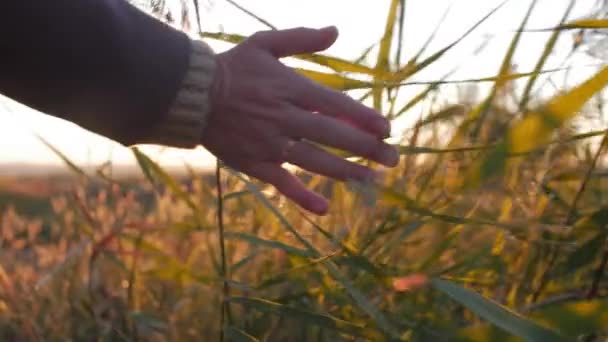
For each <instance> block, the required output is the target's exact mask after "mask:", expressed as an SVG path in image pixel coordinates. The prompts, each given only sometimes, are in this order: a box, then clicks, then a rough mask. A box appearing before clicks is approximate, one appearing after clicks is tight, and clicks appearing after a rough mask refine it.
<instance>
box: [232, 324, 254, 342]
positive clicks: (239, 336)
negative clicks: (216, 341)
mask: <svg viewBox="0 0 608 342" xmlns="http://www.w3.org/2000/svg"><path fill="white" fill-rule="evenodd" d="M224 332H225V333H226V337H227V338H228V340H229V341H236V342H258V341H259V340H258V339H257V338H255V337H253V336H251V335H249V334H248V333H246V332H244V331H243V330H241V329H239V328H236V327H233V326H230V327H226V328H225V329H224Z"/></svg>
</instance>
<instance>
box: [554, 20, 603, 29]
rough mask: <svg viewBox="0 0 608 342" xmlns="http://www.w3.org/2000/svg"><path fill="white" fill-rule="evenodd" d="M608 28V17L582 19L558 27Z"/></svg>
mask: <svg viewBox="0 0 608 342" xmlns="http://www.w3.org/2000/svg"><path fill="white" fill-rule="evenodd" d="M602 28H608V19H582V20H576V21H572V22H569V23H566V24H563V25H560V26H558V27H557V29H562V30H563V29H602Z"/></svg>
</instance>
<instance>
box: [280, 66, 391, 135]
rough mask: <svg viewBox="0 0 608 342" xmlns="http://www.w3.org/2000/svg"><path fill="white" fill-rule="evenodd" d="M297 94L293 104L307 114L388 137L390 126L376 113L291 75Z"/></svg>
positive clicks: (315, 84)
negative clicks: (316, 114) (306, 111)
mask: <svg viewBox="0 0 608 342" xmlns="http://www.w3.org/2000/svg"><path fill="white" fill-rule="evenodd" d="M293 77H294V80H293V81H292V84H294V85H295V87H294V88H296V89H294V93H295V94H297V95H296V98H295V101H294V102H296V103H295V104H296V105H298V106H300V107H302V108H306V109H308V110H311V111H315V112H319V113H322V114H324V115H329V116H333V117H336V118H340V119H341V120H344V121H347V122H349V123H351V124H353V125H355V126H357V127H360V128H362V129H364V130H365V131H368V132H369V133H371V134H373V135H375V136H377V137H379V138H386V137H388V136H389V135H390V130H391V128H390V122H389V121H388V120H387V119H386V118H385V117H383V116H382V115H380V114H379V113H378V112H377V111H375V110H374V109H372V108H369V107H367V106H365V105H363V104H361V103H360V102H358V101H356V100H354V99H353V98H351V97H350V96H348V95H346V94H343V93H341V92H339V91H336V90H333V89H331V88H329V87H326V86H324V85H322V84H319V83H316V82H313V81H311V80H309V79H307V78H306V77H304V76H302V75H300V74H296V73H294V74H293Z"/></svg>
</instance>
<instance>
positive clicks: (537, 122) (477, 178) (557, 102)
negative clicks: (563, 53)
mask: <svg viewBox="0 0 608 342" xmlns="http://www.w3.org/2000/svg"><path fill="white" fill-rule="evenodd" d="M607 84H608V66H607V67H604V68H603V69H602V70H601V71H600V72H598V73H597V74H596V75H594V76H593V77H591V78H590V79H588V80H587V81H586V82H584V83H582V84H581V85H579V86H578V87H575V88H574V89H572V90H570V91H568V92H566V93H564V94H562V95H557V96H555V97H554V98H553V99H551V100H550V101H549V102H548V103H547V104H546V105H544V106H542V107H541V108H539V109H537V110H535V111H532V112H529V113H527V114H526V115H525V116H524V118H523V119H521V120H520V121H519V122H517V123H515V124H514V125H513V127H512V128H511V129H510V130H509V131H508V132H507V135H506V138H505V139H504V140H503V141H502V142H501V143H500V144H498V145H496V146H495V147H494V148H493V149H492V150H491V151H490V152H488V153H487V154H486V156H485V157H483V158H482V159H481V160H480V161H479V162H478V163H477V164H476V165H474V166H473V167H472V168H470V172H469V175H468V176H467V179H468V181H467V183H468V184H469V185H470V186H476V185H478V184H479V183H480V182H482V181H484V180H486V179H487V178H489V177H491V176H493V175H495V174H497V173H499V172H502V171H504V166H505V165H506V162H505V159H506V158H507V157H508V155H509V154H518V153H525V152H528V151H531V150H534V149H535V148H537V147H539V146H541V145H543V144H547V143H548V142H550V138H551V135H552V133H553V131H554V130H555V129H557V128H559V127H561V126H562V125H563V124H564V123H565V122H566V121H568V120H569V119H571V118H573V117H574V116H575V115H576V114H577V112H578V111H579V110H580V109H581V108H582V106H583V105H584V104H585V103H586V102H587V101H588V100H589V99H590V98H591V97H592V96H593V95H594V94H596V93H597V92H599V91H600V90H602V89H603V88H604V87H605V86H606V85H607Z"/></svg>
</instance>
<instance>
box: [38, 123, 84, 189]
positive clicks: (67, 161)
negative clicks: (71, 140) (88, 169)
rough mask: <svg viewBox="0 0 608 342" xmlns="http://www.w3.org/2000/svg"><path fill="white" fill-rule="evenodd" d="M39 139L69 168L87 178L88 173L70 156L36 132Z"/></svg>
mask: <svg viewBox="0 0 608 342" xmlns="http://www.w3.org/2000/svg"><path fill="white" fill-rule="evenodd" d="M36 137H37V138H38V140H40V141H41V142H42V143H43V144H44V145H45V146H46V147H48V148H49V149H50V150H51V151H53V153H55V154H56V155H57V156H58V157H59V158H60V159H61V160H62V161H63V162H64V163H65V164H66V165H67V166H68V168H69V169H70V170H71V171H72V172H74V173H75V174H76V175H78V176H80V177H81V178H87V177H88V176H87V174H86V173H85V172H84V170H83V169H81V168H80V167H79V166H78V165H76V164H75V163H74V162H73V161H72V160H71V159H70V158H68V156H66V155H65V154H64V153H63V152H61V151H60V150H59V149H58V148H56V147H55V146H53V145H52V144H51V143H50V142H48V141H47V140H46V139H44V138H43V137H42V136H41V135H38V134H36Z"/></svg>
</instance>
